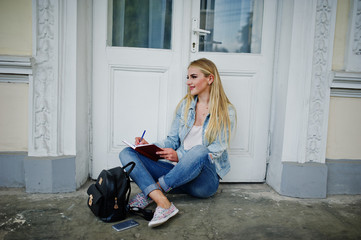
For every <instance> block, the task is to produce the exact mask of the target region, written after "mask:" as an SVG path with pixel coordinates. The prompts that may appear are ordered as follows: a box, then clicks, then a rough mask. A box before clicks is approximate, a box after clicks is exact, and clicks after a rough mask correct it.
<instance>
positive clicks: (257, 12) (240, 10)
mask: <svg viewBox="0 0 361 240" xmlns="http://www.w3.org/2000/svg"><path fill="white" fill-rule="evenodd" d="M262 20H263V0H201V6H200V28H201V29H205V30H208V31H210V32H211V33H210V34H206V35H201V36H200V37H199V51H200V52H229V53H260V52H261V40H262Z"/></svg>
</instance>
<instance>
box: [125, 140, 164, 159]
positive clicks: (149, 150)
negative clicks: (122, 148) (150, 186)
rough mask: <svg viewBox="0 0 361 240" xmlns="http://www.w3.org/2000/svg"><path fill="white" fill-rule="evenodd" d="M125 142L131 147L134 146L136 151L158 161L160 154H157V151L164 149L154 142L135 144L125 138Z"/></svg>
mask: <svg viewBox="0 0 361 240" xmlns="http://www.w3.org/2000/svg"><path fill="white" fill-rule="evenodd" d="M123 142H124V143H125V144H127V145H128V146H129V147H131V148H133V149H134V150H135V151H137V152H139V153H140V154H142V155H144V156H146V157H148V158H150V159H152V160H153V161H158V159H160V156H159V155H158V154H156V152H159V151H163V150H162V149H161V148H160V147H158V146H157V145H154V144H144V145H133V144H130V143H128V142H127V141H125V140H123Z"/></svg>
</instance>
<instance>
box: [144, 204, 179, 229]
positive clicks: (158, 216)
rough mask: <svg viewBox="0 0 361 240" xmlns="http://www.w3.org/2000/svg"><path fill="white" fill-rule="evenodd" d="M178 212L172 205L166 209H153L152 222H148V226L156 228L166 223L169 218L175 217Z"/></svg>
mask: <svg viewBox="0 0 361 240" xmlns="http://www.w3.org/2000/svg"><path fill="white" fill-rule="evenodd" d="M178 212H179V210H178V209H177V208H176V207H175V206H174V204H173V203H172V205H171V206H170V208H168V209H165V208H161V207H157V208H156V209H155V212H154V216H153V218H152V220H151V221H150V222H149V224H148V226H149V227H157V226H159V225H161V224H163V223H165V222H166V221H168V219H169V218H171V217H173V216H175V215H176V214H177V213H178Z"/></svg>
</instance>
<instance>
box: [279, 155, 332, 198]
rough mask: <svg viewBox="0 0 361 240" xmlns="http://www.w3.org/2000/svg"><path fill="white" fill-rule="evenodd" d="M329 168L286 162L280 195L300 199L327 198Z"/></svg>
mask: <svg viewBox="0 0 361 240" xmlns="http://www.w3.org/2000/svg"><path fill="white" fill-rule="evenodd" d="M326 191H327V166H326V164H322V163H304V164H299V163H292V162H284V163H283V170H282V180H281V191H280V194H282V195H285V196H289V197H298V198H326Z"/></svg>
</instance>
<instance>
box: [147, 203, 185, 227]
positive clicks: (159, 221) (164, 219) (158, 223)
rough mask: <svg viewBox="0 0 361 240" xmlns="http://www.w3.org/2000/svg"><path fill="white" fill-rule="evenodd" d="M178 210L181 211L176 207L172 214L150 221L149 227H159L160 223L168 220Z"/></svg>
mask: <svg viewBox="0 0 361 240" xmlns="http://www.w3.org/2000/svg"><path fill="white" fill-rule="evenodd" d="M178 212H179V210H178V209H177V208H176V210H175V211H174V212H172V214H170V215H169V216H167V217H166V218H162V219H159V220H158V221H150V222H149V224H148V227H151V228H153V227H157V226H159V225H162V224H163V223H165V222H166V221H168V219H169V218H171V217H174V216H175V215H176V214H177V213H178Z"/></svg>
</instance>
